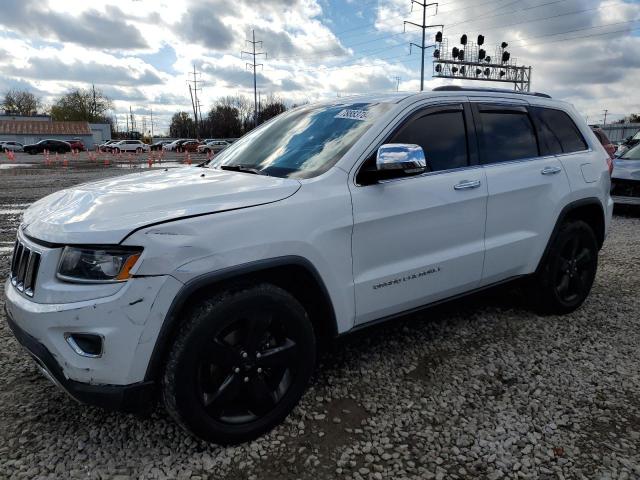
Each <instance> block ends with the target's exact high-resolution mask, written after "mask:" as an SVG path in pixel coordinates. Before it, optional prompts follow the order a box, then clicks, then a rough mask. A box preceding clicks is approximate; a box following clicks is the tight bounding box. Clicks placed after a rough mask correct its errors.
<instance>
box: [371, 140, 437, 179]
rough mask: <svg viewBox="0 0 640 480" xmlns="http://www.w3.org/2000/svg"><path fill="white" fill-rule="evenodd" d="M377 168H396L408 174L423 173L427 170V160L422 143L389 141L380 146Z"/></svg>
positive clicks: (391, 169) (386, 169)
mask: <svg viewBox="0 0 640 480" xmlns="http://www.w3.org/2000/svg"><path fill="white" fill-rule="evenodd" d="M376 170H378V171H387V172H389V171H394V170H395V171H402V172H403V173H406V174H416V173H423V172H425V171H426V170H427V160H426V159H425V156H424V151H423V150H422V147H421V146H420V145H414V144H410V143H387V144H385V145H382V146H380V148H378V154H377V156H376Z"/></svg>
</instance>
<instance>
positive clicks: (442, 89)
mask: <svg viewBox="0 0 640 480" xmlns="http://www.w3.org/2000/svg"><path fill="white" fill-rule="evenodd" d="M432 91H433V92H461V91H469V92H495V93H517V94H519V95H533V96H535V97H544V98H551V95H547V94H546V93H540V92H515V91H513V90H507V89H506V88H477V87H462V86H460V85H443V86H441V87H436V88H434V89H433V90H432Z"/></svg>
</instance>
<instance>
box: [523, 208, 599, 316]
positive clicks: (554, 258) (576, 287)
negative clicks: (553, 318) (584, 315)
mask: <svg viewBox="0 0 640 480" xmlns="http://www.w3.org/2000/svg"><path fill="white" fill-rule="evenodd" d="M597 268H598V242H597V240H596V236H595V234H594V233H593V230H592V229H591V227H590V226H589V225H588V224H587V223H585V222H583V221H581V220H574V221H568V222H566V223H564V224H563V225H562V226H561V227H560V231H559V232H558V235H557V236H556V238H555V239H554V241H553V243H552V245H551V247H550V248H549V251H548V253H547V256H546V258H545V259H544V262H543V264H542V265H540V268H539V269H538V272H537V273H536V274H535V276H534V277H533V279H532V280H533V281H532V282H531V284H530V286H529V293H530V298H531V300H532V302H533V307H534V309H535V310H537V311H538V312H539V313H543V314H566V313H570V312H573V311H574V310H576V309H577V308H578V307H580V305H582V303H583V302H584V301H585V300H586V298H587V296H588V295H589V292H590V291H591V286H592V285H593V281H594V279H595V276H596V271H597Z"/></svg>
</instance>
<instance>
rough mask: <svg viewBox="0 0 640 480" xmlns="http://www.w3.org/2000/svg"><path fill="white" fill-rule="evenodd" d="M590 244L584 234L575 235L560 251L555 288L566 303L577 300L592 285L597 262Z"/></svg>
mask: <svg viewBox="0 0 640 480" xmlns="http://www.w3.org/2000/svg"><path fill="white" fill-rule="evenodd" d="M590 246H591V245H590V244H589V243H588V240H587V239H586V238H585V236H584V235H575V236H573V237H572V238H570V239H568V241H566V242H565V244H564V245H563V248H562V250H561V251H560V254H559V265H558V269H557V272H556V279H555V289H556V293H557V295H558V298H559V299H560V300H561V301H562V302H564V303H566V304H571V303H573V302H575V301H576V299H578V298H580V297H581V296H583V295H584V293H585V291H588V290H589V288H590V287H591V285H590V281H591V280H592V277H593V274H594V272H595V262H594V261H593V260H594V258H593V252H592V250H591V249H590Z"/></svg>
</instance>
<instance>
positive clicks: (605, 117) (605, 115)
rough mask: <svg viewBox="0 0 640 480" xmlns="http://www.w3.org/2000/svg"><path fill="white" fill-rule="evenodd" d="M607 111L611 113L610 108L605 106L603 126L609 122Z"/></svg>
mask: <svg viewBox="0 0 640 480" xmlns="http://www.w3.org/2000/svg"><path fill="white" fill-rule="evenodd" d="M607 113H609V110H607V109H606V108H605V109H604V122H603V123H602V126H605V125H606V124H607Z"/></svg>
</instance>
